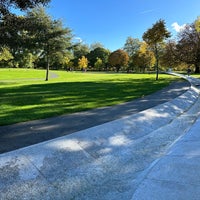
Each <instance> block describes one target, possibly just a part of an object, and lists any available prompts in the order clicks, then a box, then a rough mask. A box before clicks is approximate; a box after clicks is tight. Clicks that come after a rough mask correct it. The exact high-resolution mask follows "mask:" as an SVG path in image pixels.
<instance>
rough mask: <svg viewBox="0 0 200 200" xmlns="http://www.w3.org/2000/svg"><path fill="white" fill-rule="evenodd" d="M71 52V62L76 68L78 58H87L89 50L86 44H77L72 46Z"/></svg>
mask: <svg viewBox="0 0 200 200" xmlns="http://www.w3.org/2000/svg"><path fill="white" fill-rule="evenodd" d="M72 51H73V56H74V58H73V60H72V61H73V63H74V65H75V66H77V65H78V60H79V58H81V57H82V56H87V55H88V54H89V52H90V49H89V47H88V46H87V45H86V44H82V43H78V44H76V45H73V47H72Z"/></svg>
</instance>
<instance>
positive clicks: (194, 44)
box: [174, 23, 200, 73]
mask: <svg viewBox="0 0 200 200" xmlns="http://www.w3.org/2000/svg"><path fill="white" fill-rule="evenodd" d="M174 52H175V55H176V58H177V59H178V60H179V61H181V62H185V63H186V64H188V65H194V67H195V73H199V72H200V69H199V67H200V32H198V31H197V29H196V28H195V24H194V23H192V24H190V25H189V24H188V25H187V26H186V27H185V29H184V30H183V31H182V32H180V34H179V35H178V41H177V45H176V51H174Z"/></svg>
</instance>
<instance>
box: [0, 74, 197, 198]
mask: <svg viewBox="0 0 200 200" xmlns="http://www.w3.org/2000/svg"><path fill="white" fill-rule="evenodd" d="M184 78H187V77H184ZM192 81H193V83H192V84H193V85H198V84H196V83H197V82H198V81H196V80H195V79H194V80H192ZM199 127H200V95H199V89H198V88H196V87H193V86H192V87H190V88H189V89H188V90H187V91H186V92H184V93H183V94H181V95H180V96H178V97H176V98H174V99H172V100H170V101H168V102H165V103H163V104H161V105H157V106H155V107H153V108H149V109H146V110H143V111H141V112H139V113H135V114H131V115H128V116H124V117H122V118H120V119H117V120H114V121H111V122H107V123H104V124H101V125H98V126H94V127H92V128H88V129H85V130H82V131H78V132H75V133H73V134H69V135H66V136H63V137H60V138H56V139H53V140H50V141H46V142H43V143H39V144H35V145H32V146H29V147H26V148H21V149H18V150H15V151H11V152H8V153H4V154H1V155H0V199H1V200H7V199H59V200H60V199H63V200H65V199H67V200H68V199H69V200H79V199H80V200H91V199H92V200H102V199H103V200H121V199H123V200H130V199H131V200H135V199H136V200H142V199H144V200H148V199H150V200H151V199H152V200H158V199H159V200H160V199H161V200H162V199H192V200H196V199H199V196H200V181H199V180H200V172H199V161H200V153H199V152H200V145H199V142H200V137H199V135H198V133H199Z"/></svg>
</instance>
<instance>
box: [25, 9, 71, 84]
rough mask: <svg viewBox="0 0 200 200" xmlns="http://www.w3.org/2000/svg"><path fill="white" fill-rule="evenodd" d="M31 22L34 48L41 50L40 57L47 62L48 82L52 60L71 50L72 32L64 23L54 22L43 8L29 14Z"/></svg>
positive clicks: (30, 33) (30, 32)
mask: <svg viewBox="0 0 200 200" xmlns="http://www.w3.org/2000/svg"><path fill="white" fill-rule="evenodd" d="M27 18H28V20H29V21H30V22H31V26H30V28H29V30H28V31H29V36H30V38H31V41H32V44H31V45H32V48H34V49H37V50H38V49H39V50H40V57H41V56H43V57H45V60H46V81H48V75H49V66H50V63H51V59H52V58H53V57H54V56H55V55H58V52H59V53H63V54H65V53H66V51H67V49H68V48H71V38H72V34H71V30H70V29H69V28H63V25H62V21H60V20H53V19H52V18H51V16H49V15H47V14H46V12H45V10H44V9H43V8H42V7H38V8H36V9H33V10H32V11H31V12H28V14H27Z"/></svg>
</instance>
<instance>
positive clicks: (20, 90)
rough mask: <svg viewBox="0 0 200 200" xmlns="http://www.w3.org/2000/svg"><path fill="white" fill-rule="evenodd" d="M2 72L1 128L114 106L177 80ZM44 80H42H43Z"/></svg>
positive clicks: (174, 78) (161, 77)
mask: <svg viewBox="0 0 200 200" xmlns="http://www.w3.org/2000/svg"><path fill="white" fill-rule="evenodd" d="M54 73H56V74H57V75H58V77H57V78H54V79H50V81H48V82H45V81H44V79H43V77H44V76H43V75H44V74H45V71H43V70H24V69H12V70H10V69H7V70H6V69H4V70H2V69H0V97H1V98H0V125H8V124H14V123H18V122H25V121H30V120H36V119H44V118H48V117H53V116H58V115H62V114H71V113H75V112H80V111H86V110H90V109H94V108H99V107H105V106H112V105H116V104H120V103H123V102H127V101H131V100H134V99H137V98H140V97H143V96H146V95H148V94H151V93H154V92H156V91H158V90H161V89H162V88H164V87H166V86H168V85H169V84H170V83H171V82H172V81H174V80H177V78H176V77H173V76H169V75H164V74H160V75H159V80H158V81H155V74H115V73H113V74H111V73H71V72H65V71H54ZM42 79H43V80H42Z"/></svg>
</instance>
